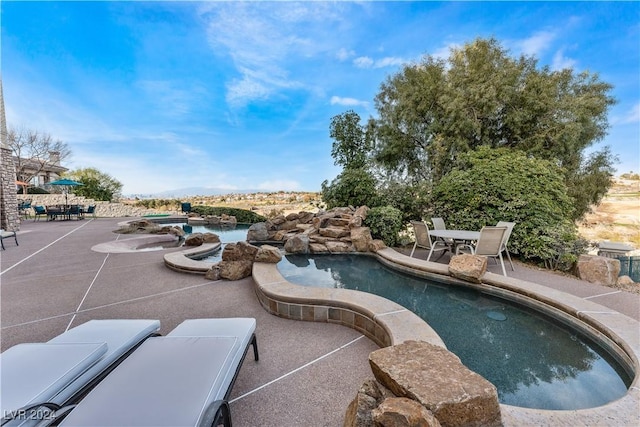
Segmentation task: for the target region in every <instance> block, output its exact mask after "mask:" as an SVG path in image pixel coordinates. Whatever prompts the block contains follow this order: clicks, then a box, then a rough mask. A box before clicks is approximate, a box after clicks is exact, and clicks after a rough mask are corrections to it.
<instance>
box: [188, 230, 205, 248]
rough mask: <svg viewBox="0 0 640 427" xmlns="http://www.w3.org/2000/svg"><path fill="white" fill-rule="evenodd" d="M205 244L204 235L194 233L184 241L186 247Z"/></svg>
mask: <svg viewBox="0 0 640 427" xmlns="http://www.w3.org/2000/svg"><path fill="white" fill-rule="evenodd" d="M203 243H204V237H203V236H202V233H193V234H191V235H189V236H187V238H186V239H185V240H184V246H200V245H202V244H203Z"/></svg>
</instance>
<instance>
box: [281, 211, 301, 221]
mask: <svg viewBox="0 0 640 427" xmlns="http://www.w3.org/2000/svg"><path fill="white" fill-rule="evenodd" d="M285 218H286V220H287V221H296V222H297V220H298V218H300V215H298V214H297V213H294V212H292V213H290V214H289V215H287V216H285Z"/></svg>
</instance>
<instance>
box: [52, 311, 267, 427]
mask: <svg viewBox="0 0 640 427" xmlns="http://www.w3.org/2000/svg"><path fill="white" fill-rule="evenodd" d="M255 327H256V321H255V319H253V318H230V319H193V320H186V321H184V322H183V323H181V324H180V325H178V326H177V327H176V328H175V329H174V330H173V331H171V332H170V333H169V334H167V336H164V337H155V338H150V339H148V340H146V341H145V342H144V343H143V344H142V345H141V346H140V348H138V349H137V350H136V351H135V352H133V354H131V356H129V357H128V358H127V359H126V360H124V361H123V362H122V364H120V366H118V367H117V368H116V369H114V370H113V372H111V373H110V374H109V375H108V376H107V377H106V378H105V379H104V380H102V382H100V384H98V385H97V386H96V387H95V388H94V389H93V390H92V391H91V392H90V393H89V394H88V395H87V396H86V397H85V398H84V399H83V400H82V401H80V403H79V404H78V405H76V406H75V407H71V408H62V409H61V410H60V411H58V413H59V414H61V416H62V417H64V418H63V419H62V422H61V423H60V426H66V427H69V426H88V425H101V426H105V427H106V426H130V427H133V426H143V425H144V426H160V425H165V426H218V425H219V424H220V423H223V424H224V425H225V426H231V413H230V410H229V404H228V398H229V395H230V394H231V390H232V388H233V384H234V382H235V379H236V377H237V375H238V372H239V370H240V367H241V366H242V362H243V361H244V358H245V356H246V353H247V351H248V349H249V346H253V351H254V358H255V360H256V361H257V360H258V347H257V342H256V337H255Z"/></svg>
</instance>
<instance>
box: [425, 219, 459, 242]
mask: <svg viewBox="0 0 640 427" xmlns="http://www.w3.org/2000/svg"><path fill="white" fill-rule="evenodd" d="M431 222H432V223H433V229H434V230H446V229H447V226H446V225H445V223H444V219H442V218H440V217H432V218H431ZM438 240H442V241H444V242H445V243H446V244H447V245H448V246H449V247H451V248H453V247H455V245H456V242H455V241H454V240H453V239H443V238H438Z"/></svg>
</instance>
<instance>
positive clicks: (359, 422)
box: [343, 379, 395, 427]
mask: <svg viewBox="0 0 640 427" xmlns="http://www.w3.org/2000/svg"><path fill="white" fill-rule="evenodd" d="M387 397H395V396H394V394H393V393H391V392H390V391H389V390H387V389H385V387H384V386H382V385H381V384H380V383H378V382H377V381H376V380H375V379H368V380H366V381H365V382H364V383H363V384H362V386H361V387H360V389H358V393H356V397H355V399H353V400H352V401H351V403H350V404H349V407H348V408H347V412H346V414H345V417H344V424H343V427H370V426H373V425H374V424H373V414H372V411H373V410H374V409H375V408H377V407H378V405H379V404H380V403H382V401H384V399H385V398H387Z"/></svg>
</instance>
